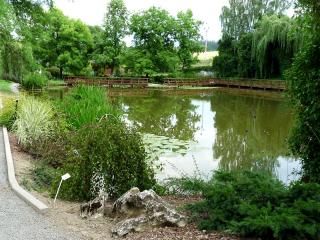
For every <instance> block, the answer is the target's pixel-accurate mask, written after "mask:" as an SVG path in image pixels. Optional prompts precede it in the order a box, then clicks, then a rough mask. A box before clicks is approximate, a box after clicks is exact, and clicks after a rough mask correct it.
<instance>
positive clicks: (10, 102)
mask: <svg viewBox="0 0 320 240" xmlns="http://www.w3.org/2000/svg"><path fill="white" fill-rule="evenodd" d="M17 104H18V102H17V101H16V100H15V99H13V98H4V101H3V102H2V108H0V125H2V126H5V127H7V128H8V130H11V129H12V125H13V123H14V121H15V119H16V112H17V106H18V105H17Z"/></svg>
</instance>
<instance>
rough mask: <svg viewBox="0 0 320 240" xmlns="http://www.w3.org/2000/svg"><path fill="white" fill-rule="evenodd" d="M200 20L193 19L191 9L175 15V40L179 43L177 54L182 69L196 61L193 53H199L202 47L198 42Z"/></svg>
mask: <svg viewBox="0 0 320 240" xmlns="http://www.w3.org/2000/svg"><path fill="white" fill-rule="evenodd" d="M200 25H201V22H200V21H197V20H195V19H193V14H192V11H191V10H188V11H186V12H179V13H178V15H177V27H176V36H175V38H176V41H177V43H178V44H179V47H178V56H179V59H180V64H181V68H182V70H186V69H189V68H190V67H191V65H192V64H193V63H195V62H196V61H197V57H196V56H194V53H199V52H201V51H202V50H203V47H202V46H201V44H200V43H199V41H200V39H201V35H200V33H199V28H200Z"/></svg>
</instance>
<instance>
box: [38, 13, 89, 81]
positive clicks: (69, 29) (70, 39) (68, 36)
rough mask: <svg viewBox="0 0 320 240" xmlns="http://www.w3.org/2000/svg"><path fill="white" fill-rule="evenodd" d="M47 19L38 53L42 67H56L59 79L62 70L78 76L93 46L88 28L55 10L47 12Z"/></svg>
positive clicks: (85, 65)
mask: <svg viewBox="0 0 320 240" xmlns="http://www.w3.org/2000/svg"><path fill="white" fill-rule="evenodd" d="M47 18H48V22H47V25H46V28H47V31H46V34H45V36H43V39H42V42H41V49H40V50H39V52H38V56H39V58H40V59H41V60H42V65H43V66H46V67H52V66H56V67H58V68H59V70H60V77H61V78H62V76H63V71H64V70H66V71H68V72H70V73H72V74H79V73H80V72H81V70H82V69H83V68H85V67H87V65H88V56H87V53H88V52H89V50H90V49H91V48H92V44H93V42H92V36H91V33H90V31H89V29H88V27H87V26H86V25H85V24H84V23H82V22H81V21H80V20H72V19H69V18H68V17H66V16H64V15H63V13H62V12H61V11H60V10H58V9H55V8H53V9H51V10H50V11H49V12H48V14H47ZM48 46H50V48H48Z"/></svg>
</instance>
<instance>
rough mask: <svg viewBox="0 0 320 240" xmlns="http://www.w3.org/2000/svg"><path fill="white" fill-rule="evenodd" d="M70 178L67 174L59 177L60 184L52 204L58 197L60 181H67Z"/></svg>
mask: <svg viewBox="0 0 320 240" xmlns="http://www.w3.org/2000/svg"><path fill="white" fill-rule="evenodd" d="M70 177H71V176H70V174H69V173H66V174H65V175H63V176H61V181H60V183H59V187H58V190H57V193H56V196H55V197H54V200H53V204H55V203H56V200H57V197H58V193H59V191H60V187H61V184H62V181H64V180H67V179H68V178H70Z"/></svg>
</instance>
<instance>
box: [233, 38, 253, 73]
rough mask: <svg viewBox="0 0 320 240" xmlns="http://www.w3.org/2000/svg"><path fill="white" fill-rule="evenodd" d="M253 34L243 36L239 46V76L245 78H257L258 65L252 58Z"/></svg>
mask: <svg viewBox="0 0 320 240" xmlns="http://www.w3.org/2000/svg"><path fill="white" fill-rule="evenodd" d="M252 38H253V34H252V33H247V34H244V35H242V37H241V38H240V40H239V42H238V44H237V55H238V69H237V74H238V76H239V77H243V78H255V77H257V67H258V66H257V63H256V60H255V58H253V57H252Z"/></svg>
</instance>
